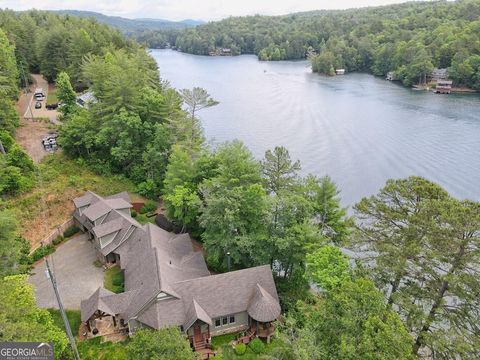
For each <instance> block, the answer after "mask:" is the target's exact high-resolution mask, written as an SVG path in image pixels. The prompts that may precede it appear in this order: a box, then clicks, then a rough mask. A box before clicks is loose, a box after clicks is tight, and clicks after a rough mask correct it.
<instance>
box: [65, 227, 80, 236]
mask: <svg viewBox="0 0 480 360" xmlns="http://www.w3.org/2000/svg"><path fill="white" fill-rule="evenodd" d="M79 231H80V229H79V228H78V227H77V226H75V225H72V226H70V227H69V228H68V229H67V230H65V231H64V232H63V237H65V238H69V237H70V236H73V235H75V234H76V233H77V232H79Z"/></svg>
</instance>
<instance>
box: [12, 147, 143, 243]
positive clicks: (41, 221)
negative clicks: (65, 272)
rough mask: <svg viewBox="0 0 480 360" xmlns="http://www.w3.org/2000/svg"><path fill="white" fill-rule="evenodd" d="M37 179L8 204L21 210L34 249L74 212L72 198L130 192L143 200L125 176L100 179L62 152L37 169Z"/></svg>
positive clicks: (23, 227)
mask: <svg viewBox="0 0 480 360" xmlns="http://www.w3.org/2000/svg"><path fill="white" fill-rule="evenodd" d="M38 169H39V170H38V173H39V176H38V180H37V184H36V186H35V187H34V189H33V190H32V191H30V192H28V193H25V194H22V195H19V196H16V197H13V198H11V199H9V200H7V201H6V204H5V205H6V206H7V207H8V208H13V209H18V220H19V221H20V225H21V226H20V229H21V235H22V236H23V237H24V238H25V239H27V240H28V241H29V242H30V244H32V246H36V245H38V244H39V242H40V241H41V240H43V239H44V238H45V237H47V236H48V235H49V234H50V233H51V232H52V231H53V230H54V229H55V227H56V226H57V225H60V224H62V223H64V222H65V221H66V220H68V219H69V218H70V216H71V214H72V212H73V202H72V199H73V198H75V197H77V196H81V195H83V193H84V192H85V191H86V190H92V191H94V192H96V193H98V194H99V195H104V196H107V195H112V194H115V193H118V192H121V191H128V192H129V194H130V196H131V197H132V200H133V201H144V199H143V198H142V197H140V196H139V195H136V194H134V193H135V191H136V187H135V185H134V184H133V183H132V182H131V181H130V180H128V179H126V178H124V177H122V176H100V175H97V174H94V173H93V172H92V171H90V170H89V169H88V168H87V167H86V166H85V165H83V164H81V163H79V162H77V161H74V160H71V159H69V158H67V157H66V156H65V155H63V154H61V153H57V154H54V155H49V156H47V157H46V158H45V159H44V160H43V161H42V163H40V165H39V166H38Z"/></svg>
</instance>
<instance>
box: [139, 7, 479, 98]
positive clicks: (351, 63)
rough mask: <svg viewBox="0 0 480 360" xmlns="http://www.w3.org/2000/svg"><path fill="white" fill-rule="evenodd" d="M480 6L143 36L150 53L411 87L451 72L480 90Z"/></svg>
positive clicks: (381, 10) (265, 21)
mask: <svg viewBox="0 0 480 360" xmlns="http://www.w3.org/2000/svg"><path fill="white" fill-rule="evenodd" d="M479 18H480V3H479V2H478V1H477V0H458V1H426V2H409V3H404V4H398V5H388V6H381V7H371V8H360V9H349V10H329V11H327V10H324V11H310V12H304V13H296V14H290V15H285V16H260V15H255V16H246V17H230V18H227V19H224V20H221V21H215V22H210V23H208V24H205V25H200V26H197V27H194V28H187V29H182V30H171V29H168V30H156V31H151V30H145V31H142V30H137V31H136V32H134V33H133V36H134V37H136V38H137V39H138V40H139V41H141V42H144V43H146V44H147V46H149V47H154V48H165V47H168V46H172V47H175V48H176V49H178V50H181V51H183V52H187V53H191V54H197V55H209V54H212V53H213V54H215V53H217V52H218V51H219V50H220V51H221V49H228V54H232V55H240V54H255V55H257V56H258V58H259V59H260V60H298V59H306V58H307V57H308V58H309V59H310V61H311V63H312V69H313V71H315V72H319V73H323V74H330V75H331V74H334V73H335V69H345V70H346V71H347V72H352V71H362V72H369V73H372V74H374V75H378V76H386V75H387V74H388V73H389V72H393V73H394V74H395V78H396V79H398V80H400V81H401V82H402V83H403V84H405V85H407V86H411V85H412V84H416V83H418V82H419V81H422V80H421V79H424V78H425V76H427V75H429V74H431V73H432V71H433V69H434V68H439V69H448V75H449V77H450V79H451V80H453V82H454V85H456V86H466V87H469V88H472V89H476V90H480V45H479V44H480V35H479V34H480V20H479Z"/></svg>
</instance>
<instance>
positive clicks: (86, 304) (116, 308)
mask: <svg viewBox="0 0 480 360" xmlns="http://www.w3.org/2000/svg"><path fill="white" fill-rule="evenodd" d="M136 292H137V291H136V290H133V291H128V292H124V293H121V294H115V293H113V292H111V291H109V290H107V289H104V288H101V287H100V288H98V289H97V290H96V291H95V292H94V293H93V294H92V296H90V297H89V298H88V299H87V300H82V301H81V302H80V308H81V315H82V316H81V318H82V321H87V320H88V319H89V318H90V317H91V316H92V315H93V314H94V313H95V312H96V311H97V310H100V311H102V312H104V313H107V314H109V315H117V314H120V313H123V312H124V311H125V309H126V307H127V306H128V304H129V303H130V301H131V298H132V297H133V296H134V295H136Z"/></svg>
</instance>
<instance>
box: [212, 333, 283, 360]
mask: <svg viewBox="0 0 480 360" xmlns="http://www.w3.org/2000/svg"><path fill="white" fill-rule="evenodd" d="M237 335H238V334H226V335H221V336H215V337H213V338H212V346H213V350H215V351H217V356H215V357H214V358H213V359H222V360H240V359H242V360H258V359H260V358H261V357H262V355H270V356H274V355H275V349H277V348H279V347H281V345H282V342H281V341H280V340H278V339H273V340H272V341H271V342H270V344H266V343H263V344H264V347H263V349H262V351H261V352H260V353H255V352H254V350H257V349H258V348H261V345H260V346H259V347H257V346H255V345H258V344H255V345H254V344H253V342H255V343H257V342H258V341H261V340H260V339H257V340H253V341H252V342H251V343H250V344H249V345H247V346H246V348H245V353H243V354H242V355H237V353H236V351H235V349H234V348H233V347H232V346H231V345H230V342H231V341H232V340H235V339H236V338H237ZM238 350H239V349H237V351H238ZM257 351H258V350H257Z"/></svg>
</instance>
